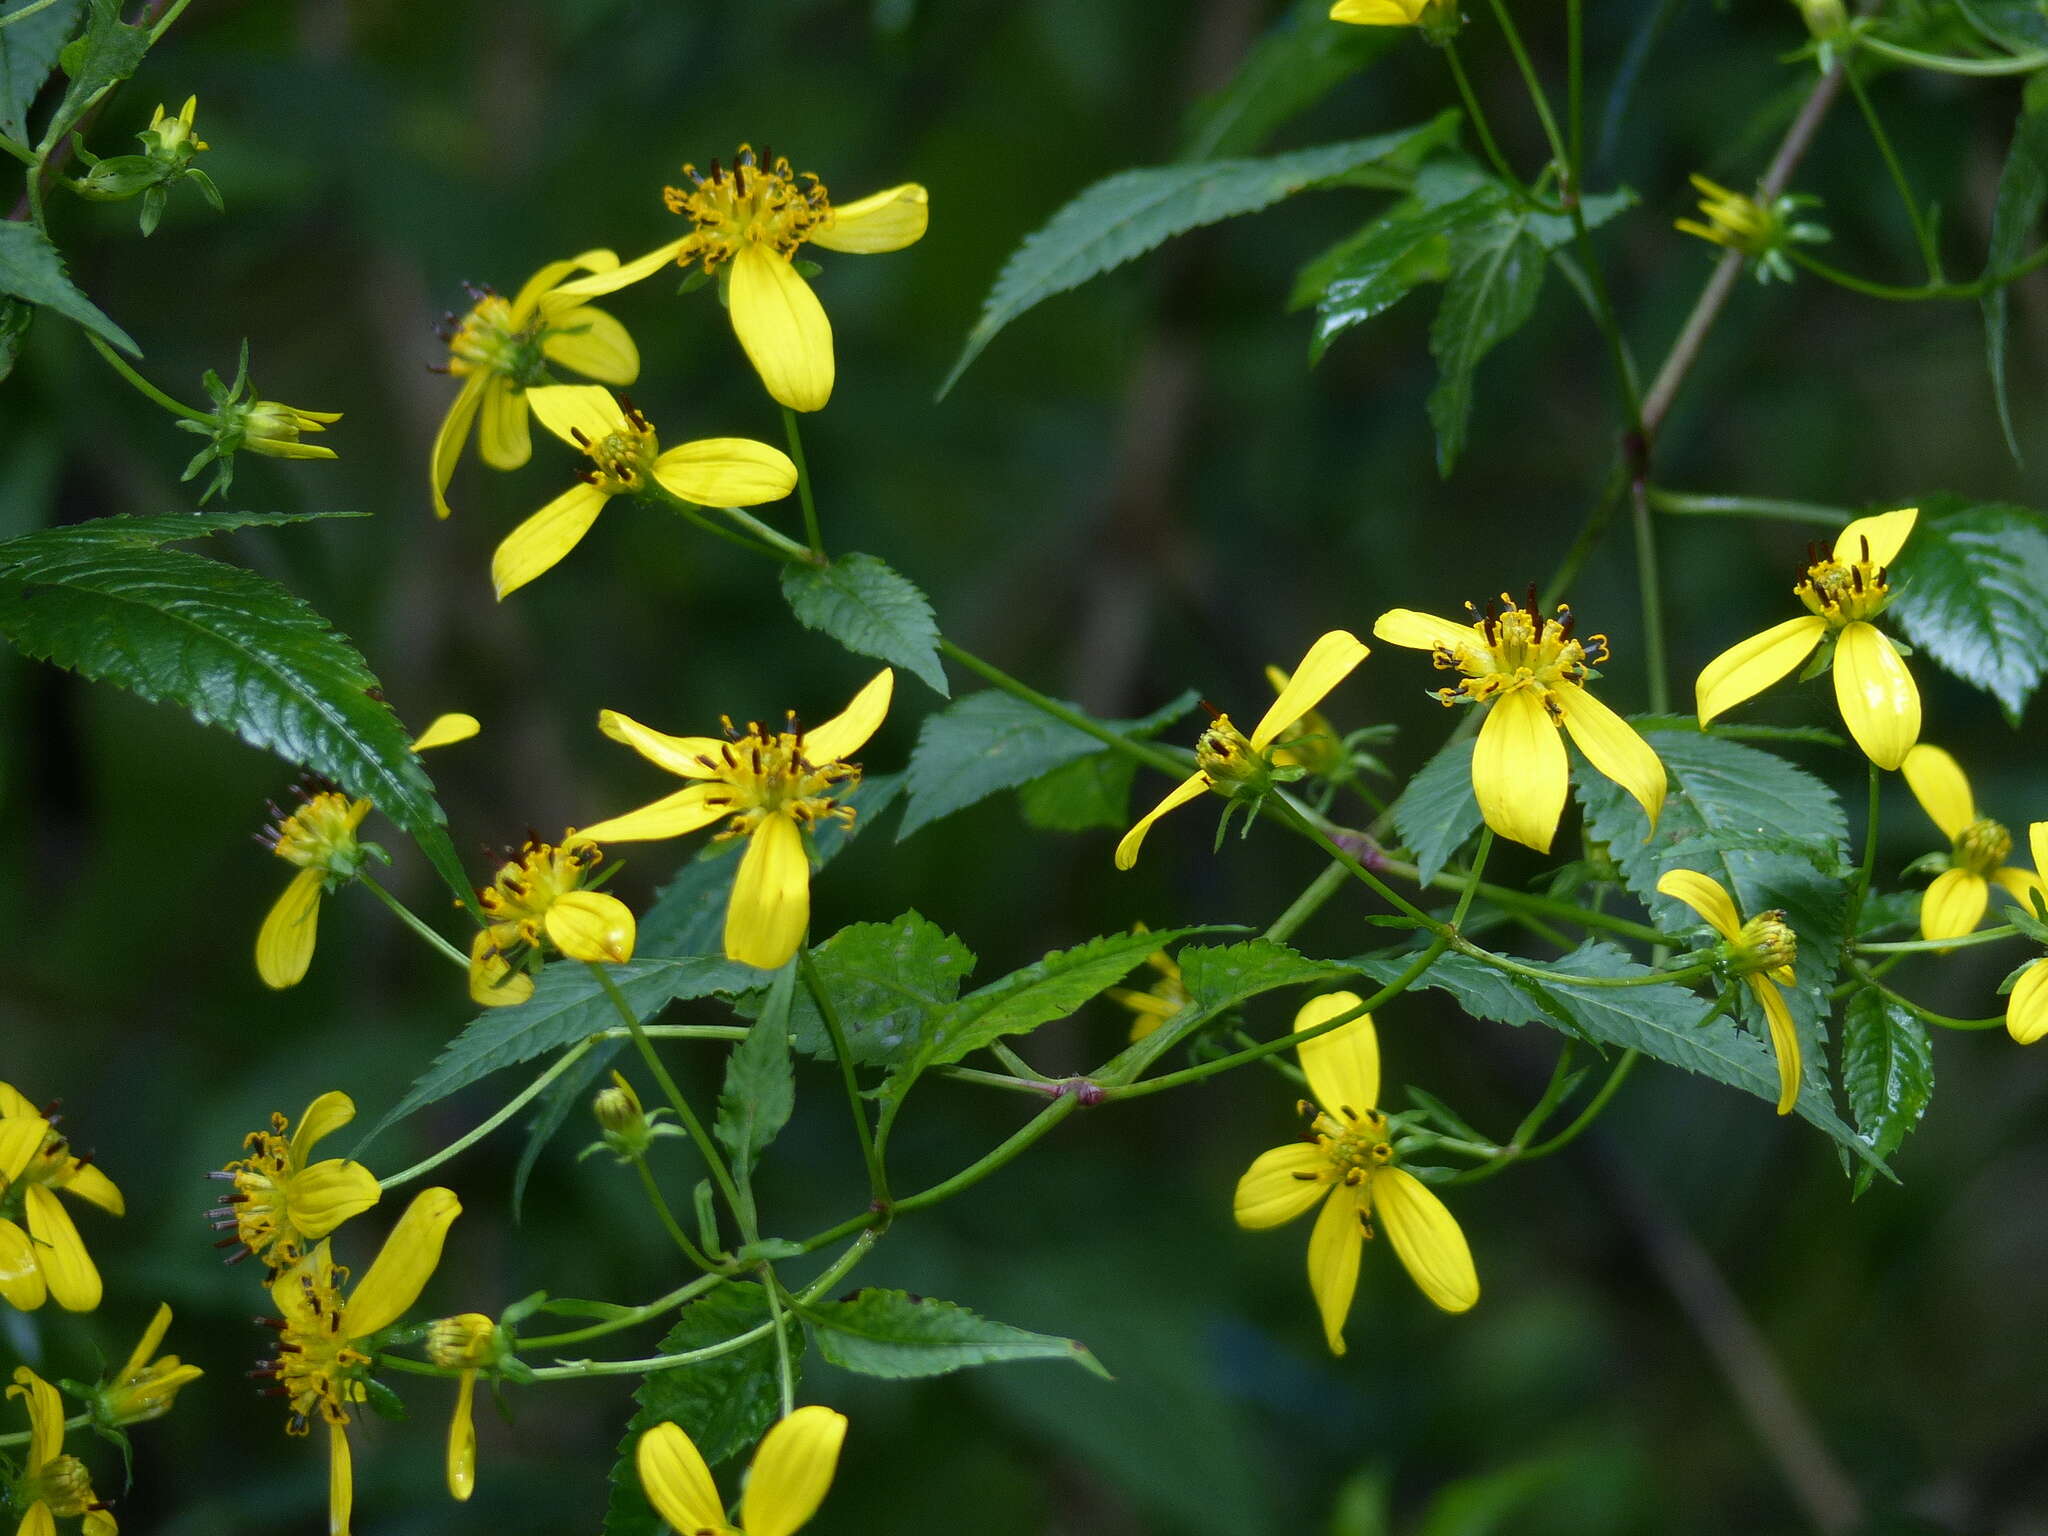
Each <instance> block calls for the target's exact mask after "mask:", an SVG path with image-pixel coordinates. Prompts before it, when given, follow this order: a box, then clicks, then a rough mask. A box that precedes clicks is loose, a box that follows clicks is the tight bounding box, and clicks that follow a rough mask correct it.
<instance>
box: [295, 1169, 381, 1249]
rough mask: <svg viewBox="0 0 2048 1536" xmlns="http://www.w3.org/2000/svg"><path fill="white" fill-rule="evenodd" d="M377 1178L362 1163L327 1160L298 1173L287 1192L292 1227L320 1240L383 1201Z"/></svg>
mask: <svg viewBox="0 0 2048 1536" xmlns="http://www.w3.org/2000/svg"><path fill="white" fill-rule="evenodd" d="M382 1195H383V1190H382V1188H381V1187H380V1186H379V1185H378V1183H377V1176H376V1175H375V1174H373V1173H372V1172H370V1170H369V1169H367V1168H365V1167H364V1166H363V1165H362V1164H361V1163H356V1162H350V1161H348V1160H347V1159H345V1158H339V1157H330V1158H328V1159H327V1160H326V1161H325V1162H320V1163H315V1164H313V1166H312V1167H310V1168H304V1169H301V1170H300V1171H299V1174H298V1176H297V1177H296V1178H294V1179H293V1180H292V1181H291V1184H290V1186H289V1188H288V1189H287V1191H286V1198H285V1209H286V1210H287V1211H288V1212H289V1213H290V1215H291V1223H292V1225H293V1226H294V1227H297V1228H298V1229H299V1231H300V1232H301V1233H303V1234H304V1235H305V1236H307V1237H310V1238H322V1237H325V1236H326V1235H327V1234H328V1233H330V1232H332V1231H333V1230H334V1229H335V1228H336V1227H338V1226H340V1225H341V1224H342V1223H343V1222H344V1221H347V1220H348V1219H349V1218H350V1217H352V1216H360V1215H362V1213H363V1212H364V1211H367V1210H368V1209H369V1208H370V1207H371V1206H373V1205H375V1204H376V1203H377V1201H378V1200H379V1199H380V1198H381V1197H382Z"/></svg>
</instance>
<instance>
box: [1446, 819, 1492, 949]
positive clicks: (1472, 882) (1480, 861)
mask: <svg viewBox="0 0 2048 1536" xmlns="http://www.w3.org/2000/svg"><path fill="white" fill-rule="evenodd" d="M1492 852H1493V828H1491V827H1481V828H1480V829H1479V846H1478V847H1477V848H1476V849H1474V850H1473V853H1472V873H1471V875H1470V877H1469V878H1467V880H1466V881H1465V889H1464V890H1463V891H1461V892H1460V893H1459V895H1458V905H1457V906H1456V907H1455V908H1453V909H1452V911H1451V926H1452V927H1453V928H1463V927H1464V926H1465V914H1466V913H1467V912H1470V911H1471V910H1472V898H1473V897H1474V896H1477V895H1478V894H1479V886H1480V879H1479V877H1480V876H1481V875H1483V874H1485V873H1486V856H1487V855H1488V854H1490V853H1492Z"/></svg>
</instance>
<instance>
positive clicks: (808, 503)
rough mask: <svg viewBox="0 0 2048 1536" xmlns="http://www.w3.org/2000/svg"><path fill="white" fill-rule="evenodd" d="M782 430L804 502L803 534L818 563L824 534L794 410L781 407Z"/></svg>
mask: <svg viewBox="0 0 2048 1536" xmlns="http://www.w3.org/2000/svg"><path fill="white" fill-rule="evenodd" d="M782 430H783V431H784V432H785V433H787V434H788V436H789V456H790V458H791V459H792V460H793V461H795V464H796V493H797V495H798V496H799V497H801V498H802V500H803V504H804V535H805V537H807V538H808V539H809V540H810V541H811V553H812V554H813V555H815V556H817V558H818V562H819V564H821V565H822V564H823V563H824V560H825V536H824V534H823V533H821V532H820V531H819V529H818V504H817V501H816V500H815V498H814V497H813V496H812V494H811V470H810V466H809V465H808V464H806V463H805V462H804V435H803V432H802V430H801V429H800V428H799V427H798V426H797V421H796V412H795V411H792V410H791V409H790V408H789V407H788V406H786V405H785V406H784V407H783V408H782Z"/></svg>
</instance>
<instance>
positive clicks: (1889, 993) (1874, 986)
mask: <svg viewBox="0 0 2048 1536" xmlns="http://www.w3.org/2000/svg"><path fill="white" fill-rule="evenodd" d="M1851 969H1853V970H1854V971H1855V972H1856V979H1857V980H1858V981H1861V982H1862V983H1863V984H1864V985H1865V986H1867V987H1869V988H1870V990H1871V991H1873V992H1875V993H1877V995H1878V996H1880V997H1883V998H1886V999H1889V1000H1890V1001H1891V1002H1894V1003H1896V1004H1898V1005H1899V1007H1901V1008H1903V1009H1905V1010H1906V1012H1908V1013H1910V1014H1912V1015H1913V1017H1914V1018H1916V1019H1918V1020H1920V1021H1921V1022H1922V1023H1923V1024H1932V1025H1933V1026H1934V1027H1935V1028H1936V1029H1961V1030H1978V1029H2003V1028H2005V1015H2004V1014H2002V1013H2001V1014H1995V1015H1993V1016H1992V1017H1991V1018H1988V1019H1957V1018H1951V1017H1950V1016H1949V1015H1947V1014H1945V1013H1936V1012H1935V1011H1934V1010H1933V1009H1932V1008H1923V1007H1921V1006H1920V1005H1919V1004H1918V1003H1916V1002H1914V1001H1913V999H1911V998H1910V997H1907V996H1906V995H1905V994H1904V993H1901V992H1894V991H1893V990H1892V989H1891V988H1890V987H1888V986H1886V985H1885V984H1884V983H1883V982H1881V981H1879V980H1878V979H1877V978H1876V977H1875V976H1873V975H1872V974H1871V973H1870V972H1869V971H1867V970H1865V969H1864V968H1863V967H1862V966H1860V965H1852V967H1851Z"/></svg>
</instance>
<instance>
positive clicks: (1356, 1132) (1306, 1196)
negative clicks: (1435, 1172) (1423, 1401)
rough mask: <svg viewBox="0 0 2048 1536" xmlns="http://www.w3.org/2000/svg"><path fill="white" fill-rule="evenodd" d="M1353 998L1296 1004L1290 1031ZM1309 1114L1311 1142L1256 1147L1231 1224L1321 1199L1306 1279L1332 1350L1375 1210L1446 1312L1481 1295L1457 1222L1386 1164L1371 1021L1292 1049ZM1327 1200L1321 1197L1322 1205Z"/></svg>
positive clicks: (1273, 1220)
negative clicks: (1312, 1115) (1264, 1149)
mask: <svg viewBox="0 0 2048 1536" xmlns="http://www.w3.org/2000/svg"><path fill="white" fill-rule="evenodd" d="M1359 1002H1360V999H1359V998H1358V997H1357V995H1356V994H1354V993H1350V992H1332V993H1329V994H1328V995H1327V996H1324V997H1318V998H1314V999H1312V1000H1310V1001H1309V1002H1307V1003H1305V1004H1303V1005H1302V1009H1301V1011H1300V1012H1299V1013H1297V1014H1296V1015H1295V1016H1294V1028H1295V1030H1296V1032H1297V1033H1298V1032H1300V1031H1301V1030H1304V1029H1312V1028H1314V1027H1315V1026H1316V1025H1318V1024H1323V1023H1326V1022H1328V1021H1329V1020H1331V1019H1334V1018H1336V1017H1337V1016H1338V1015H1340V1014H1345V1013H1350V1012H1351V1011H1352V1010H1353V1009H1355V1008H1357V1007H1358V1006H1359ZM1296 1054H1297V1055H1298V1056H1299V1057H1300V1058H1301V1070H1302V1071H1303V1072H1304V1073H1305V1074H1306V1075H1307V1077H1308V1087H1309V1092H1310V1093H1312V1094H1314V1095H1315V1103H1314V1104H1308V1103H1304V1104H1303V1105H1302V1112H1303V1113H1304V1114H1306V1113H1307V1112H1308V1111H1310V1110H1311V1109H1316V1110H1318V1113H1317V1114H1316V1117H1315V1124H1314V1130H1315V1139H1314V1141H1313V1142H1307V1141H1294V1142H1289V1143H1288V1144H1287V1145H1286V1146H1284V1147H1275V1148H1273V1150H1272V1151H1270V1152H1262V1153H1260V1154H1259V1156H1258V1157H1257V1158H1256V1159H1255V1160H1254V1161H1253V1163H1252V1165H1251V1167H1250V1168H1249V1169H1247V1170H1246V1171H1245V1175H1244V1177H1243V1178H1241V1179H1239V1180H1238V1181H1237V1198H1236V1216H1237V1224H1238V1225H1239V1226H1241V1227H1245V1228H1249V1229H1251V1230H1254V1231H1258V1230H1263V1229H1264V1228H1267V1227H1277V1226H1280V1225H1281V1224H1282V1223H1284V1222H1289V1221H1292V1220H1294V1218H1295V1217H1297V1216H1299V1215H1301V1214H1302V1213H1303V1212H1305V1211H1307V1210H1308V1208H1309V1207H1310V1206H1312V1205H1314V1204H1315V1203H1316V1202H1317V1201H1318V1200H1321V1201H1323V1209H1322V1214H1320V1215H1319V1216H1317V1217H1316V1224H1315V1229H1314V1230H1313V1231H1312V1232H1310V1233H1309V1239H1308V1283H1309V1289H1310V1290H1312V1291H1313V1292H1314V1293H1315V1298H1316V1306H1317V1307H1318V1309H1320V1311H1321V1312H1322V1317H1323V1337H1324V1338H1325V1339H1327V1340H1328V1341H1329V1345H1330V1352H1331V1353H1332V1354H1336V1355H1341V1354H1343V1353H1344V1319H1345V1316H1346V1315H1347V1314H1348V1313H1349V1312H1350V1311H1351V1296H1352V1293H1353V1291H1355V1290H1356V1289H1357V1287H1358V1258H1359V1254H1360V1252H1361V1251H1362V1250H1363V1249H1364V1247H1365V1243H1366V1239H1368V1238H1370V1237H1371V1236H1372V1235H1373V1227H1372V1218H1373V1215H1374V1213H1375V1212H1377V1213H1378V1215H1379V1218H1380V1221H1381V1223H1382V1224H1383V1225H1384V1226H1385V1227H1386V1229H1387V1239H1388V1241H1390V1242H1391V1243H1392V1244H1393V1245H1394V1255H1395V1257H1397V1258H1398V1259H1400V1261H1401V1266H1402V1268H1404V1269H1406V1270H1407V1271H1408V1276H1409V1278H1410V1279H1412V1280H1413V1281H1414V1282H1415V1283H1416V1285H1417V1286H1418V1287H1420V1288H1421V1291H1422V1294H1423V1295H1425V1296H1427V1297H1428V1298H1429V1299H1430V1300H1431V1301H1433V1302H1434V1303H1436V1305H1438V1306H1439V1307H1442V1308H1443V1309H1444V1310H1445V1311H1446V1312H1463V1311H1465V1310H1466V1309H1467V1308H1469V1307H1470V1306H1471V1305H1472V1304H1473V1303H1474V1302H1476V1301H1478V1300H1479V1276H1478V1273H1477V1272H1476V1271H1475V1270H1474V1269H1473V1267H1472V1250H1471V1249H1470V1248H1468V1247H1467V1246H1466V1245H1465V1234H1464V1233H1463V1232H1461V1231H1460V1230H1459V1229H1458V1222H1457V1218H1456V1217H1454V1216H1452V1215H1451V1213H1450V1212H1449V1211H1448V1210H1447V1209H1445V1207H1444V1203H1443V1201H1441V1200H1439V1199H1437V1197H1436V1196H1435V1194H1433V1193H1432V1192H1431V1191H1430V1188H1429V1186H1428V1185H1426V1184H1424V1183H1423V1182H1422V1181H1421V1180H1419V1179H1417V1178H1416V1177H1415V1176H1414V1175H1413V1174H1410V1173H1404V1172H1403V1171H1402V1170H1401V1169H1399V1168H1396V1167H1395V1166H1394V1164H1393V1157H1394V1150H1393V1148H1392V1147H1391V1146H1389V1145H1388V1144H1387V1117H1386V1116H1385V1115H1383V1114H1381V1113H1380V1112H1379V1107H1378V1106H1379V1096H1380V1046H1379V1035H1378V1034H1377V1032H1375V1030H1374V1029H1373V1024H1372V1015H1371V1014H1360V1015H1359V1016H1358V1017H1357V1018H1355V1019H1353V1020H1352V1021H1351V1022H1350V1023H1349V1024H1340V1025H1339V1026H1338V1027H1337V1028H1335V1029H1333V1030H1330V1031H1329V1032H1327V1033H1326V1034H1321V1035H1318V1036H1316V1037H1315V1038H1314V1039H1313V1040H1304V1041H1303V1042H1302V1043H1301V1045H1300V1046H1299V1047H1297V1048H1296ZM1325 1197H1327V1198H1325Z"/></svg>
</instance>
